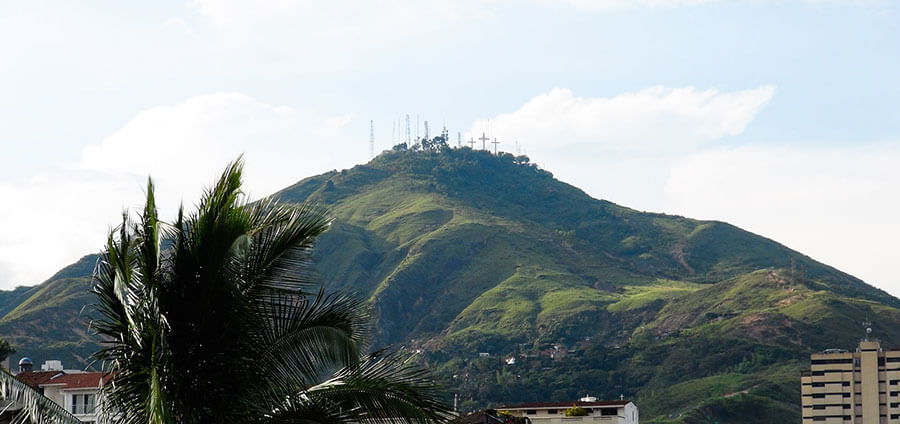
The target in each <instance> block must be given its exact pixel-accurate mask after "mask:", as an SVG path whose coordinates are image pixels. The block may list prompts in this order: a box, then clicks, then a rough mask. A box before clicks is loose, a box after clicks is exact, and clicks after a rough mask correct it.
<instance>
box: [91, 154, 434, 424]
mask: <svg viewBox="0 0 900 424" xmlns="http://www.w3.org/2000/svg"><path fill="white" fill-rule="evenodd" d="M241 168H242V165H241V163H240V161H239V162H237V163H234V164H232V165H231V166H229V167H228V169H227V170H226V172H225V173H224V174H223V175H222V177H221V178H220V179H219V181H218V183H217V184H216V185H215V186H214V187H212V188H211V189H209V190H207V191H206V193H205V195H204V197H203V199H202V200H201V201H200V203H199V206H198V210H197V211H194V212H191V213H189V214H187V215H185V214H183V213H182V212H179V215H178V218H177V219H176V220H175V222H174V223H173V224H171V225H170V224H165V223H163V222H161V221H160V220H159V219H158V218H157V212H156V204H155V198H154V189H153V185H152V182H151V183H149V184H148V187H147V203H146V206H145V208H144V211H143V214H142V215H141V216H140V218H139V219H138V220H137V221H134V222H133V221H131V220H130V219H128V217H127V216H126V217H125V218H124V219H123V222H122V224H121V226H120V227H119V228H118V229H117V230H115V231H113V233H111V234H110V236H109V240H108V242H107V246H106V251H105V252H104V253H103V255H102V256H101V260H100V264H99V266H98V270H97V273H96V275H95V277H94V285H93V287H92V293H93V294H94V295H95V296H96V297H97V302H96V305H95V310H96V314H97V316H98V318H97V319H96V320H94V322H93V323H92V329H93V330H94V331H96V332H97V333H98V334H99V336H100V338H101V340H102V344H103V346H104V348H103V349H102V350H100V351H98V352H97V353H96V354H95V355H94V358H95V359H96V360H98V361H100V362H101V363H102V364H104V370H105V371H108V372H109V373H110V374H112V375H114V376H115V377H114V379H113V380H112V383H111V384H107V385H105V386H104V388H103V390H104V395H105V403H106V408H105V409H104V413H106V414H108V415H109V416H110V417H114V418H115V419H116V421H117V422H122V423H160V424H162V423H183V424H186V423H234V422H266V423H281V422H284V423H287V422H319V423H340V422H351V421H352V422H355V423H356V422H364V423H365V422H372V423H374V422H384V421H385V420H403V421H406V422H416V423H433V422H442V421H445V420H446V418H447V411H446V409H445V408H444V406H443V405H442V404H441V403H440V402H439V401H438V400H437V399H436V398H435V396H436V387H435V386H434V384H433V383H432V381H431V379H430V378H429V375H428V373H427V372H426V371H425V370H424V369H423V368H420V367H417V366H415V365H413V364H412V362H411V361H410V359H411V357H410V356H409V355H407V354H400V353H388V352H383V351H382V352H376V353H374V354H366V353H365V352H367V348H368V343H369V333H370V327H369V325H370V324H369V319H370V317H369V312H368V310H369V308H368V307H366V306H365V305H364V303H363V302H361V301H359V300H357V299H355V298H352V297H348V296H346V295H344V294H342V293H340V292H336V293H326V292H325V291H324V290H323V289H321V288H319V287H317V284H316V283H315V280H314V279H313V278H312V277H311V275H312V273H311V272H310V271H309V256H310V254H309V252H310V250H311V248H312V245H313V242H314V241H315V240H316V238H317V237H318V236H319V235H320V234H321V233H323V232H324V231H325V230H326V229H327V228H328V225H329V219H327V218H326V216H325V215H323V214H322V213H321V211H319V210H318V209H316V208H312V207H307V206H286V205H280V204H276V203H273V202H269V201H262V202H257V203H253V204H246V203H244V201H243V200H242V195H241V192H240V186H241ZM164 239H166V240H172V241H173V242H172V244H171V247H169V248H168V249H163V248H162V240H164Z"/></svg>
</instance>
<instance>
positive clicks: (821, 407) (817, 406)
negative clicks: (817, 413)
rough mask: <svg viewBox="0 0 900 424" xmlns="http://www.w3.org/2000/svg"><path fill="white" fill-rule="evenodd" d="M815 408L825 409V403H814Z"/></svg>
mask: <svg viewBox="0 0 900 424" xmlns="http://www.w3.org/2000/svg"><path fill="white" fill-rule="evenodd" d="M813 409H825V405H813Z"/></svg>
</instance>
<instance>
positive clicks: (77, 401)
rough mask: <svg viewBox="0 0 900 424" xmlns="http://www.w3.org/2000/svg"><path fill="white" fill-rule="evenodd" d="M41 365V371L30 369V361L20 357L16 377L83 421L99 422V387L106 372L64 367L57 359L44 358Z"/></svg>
mask: <svg viewBox="0 0 900 424" xmlns="http://www.w3.org/2000/svg"><path fill="white" fill-rule="evenodd" d="M42 368H43V369H44V370H43V371H32V370H31V360H30V359H28V358H22V360H20V361H19V373H18V374H16V378H18V379H19V380H20V381H22V382H23V383H25V384H27V385H29V386H31V387H33V388H35V389H37V390H38V391H39V392H41V393H42V394H43V395H44V396H46V397H48V398H50V399H51V400H53V401H54V402H56V403H57V404H59V405H61V406H62V407H64V408H66V410H67V411H69V412H71V413H72V415H75V416H76V417H77V418H78V419H79V420H81V421H82V422H86V423H91V424H96V423H98V420H99V412H100V411H99V408H98V401H99V398H98V396H99V393H100V388H101V387H102V386H103V384H104V383H105V382H106V381H108V380H109V374H107V373H102V372H83V371H78V370H64V369H61V368H62V364H59V361H47V363H46V364H44V367H42ZM55 368H60V369H55Z"/></svg>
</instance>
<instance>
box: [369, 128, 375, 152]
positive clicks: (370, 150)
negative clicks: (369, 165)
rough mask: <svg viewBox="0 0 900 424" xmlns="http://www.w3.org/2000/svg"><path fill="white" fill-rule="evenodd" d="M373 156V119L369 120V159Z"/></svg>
mask: <svg viewBox="0 0 900 424" xmlns="http://www.w3.org/2000/svg"><path fill="white" fill-rule="evenodd" d="M374 158H375V121H373V120H371V119H370V120H369V160H372V159H374Z"/></svg>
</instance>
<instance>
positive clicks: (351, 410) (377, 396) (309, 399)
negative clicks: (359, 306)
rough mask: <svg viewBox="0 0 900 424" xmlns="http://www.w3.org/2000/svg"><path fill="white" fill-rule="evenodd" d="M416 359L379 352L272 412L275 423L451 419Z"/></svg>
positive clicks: (426, 423)
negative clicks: (314, 418)
mask: <svg viewBox="0 0 900 424" xmlns="http://www.w3.org/2000/svg"><path fill="white" fill-rule="evenodd" d="M412 359H413V358H412V356H410V355H409V354H404V353H396V352H393V353H385V352H377V353H375V354H373V355H371V356H369V357H368V358H367V359H366V360H365V361H363V362H360V363H359V364H357V365H356V366H352V367H347V368H345V369H343V370H341V371H339V372H338V373H337V374H336V375H335V376H334V377H332V378H330V379H328V380H326V381H324V382H322V383H320V384H317V385H315V386H312V387H310V388H308V389H306V390H304V391H302V392H301V393H299V394H298V395H295V396H293V397H291V398H290V399H289V400H288V401H286V402H285V403H284V404H282V405H281V406H280V407H279V408H276V410H275V411H273V413H272V414H273V418H275V419H274V421H276V422H292V421H291V420H293V419H297V418H301V417H316V420H317V421H320V422H350V421H353V422H363V423H383V422H405V423H416V424H432V423H443V422H447V421H448V420H449V419H450V417H452V415H451V411H450V409H449V408H448V407H447V406H446V405H445V404H443V403H441V402H440V401H438V400H437V394H438V389H439V388H438V386H437V385H435V384H434V382H433V381H432V380H431V378H430V376H429V373H428V371H427V370H426V369H425V368H422V367H420V366H417V365H415V364H414V362H413V360H412ZM281 420H284V421H281Z"/></svg>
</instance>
